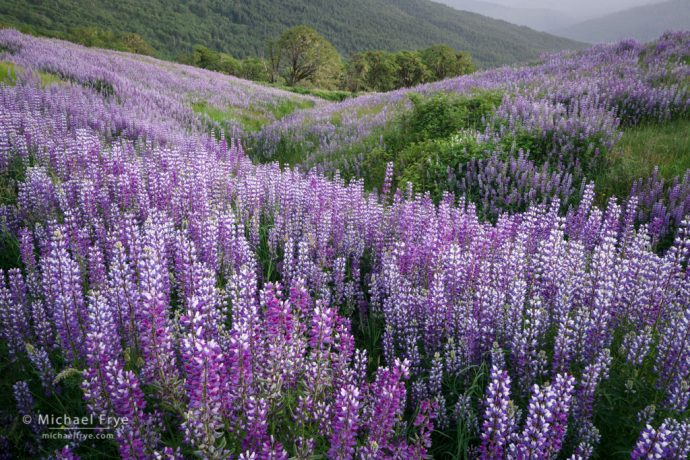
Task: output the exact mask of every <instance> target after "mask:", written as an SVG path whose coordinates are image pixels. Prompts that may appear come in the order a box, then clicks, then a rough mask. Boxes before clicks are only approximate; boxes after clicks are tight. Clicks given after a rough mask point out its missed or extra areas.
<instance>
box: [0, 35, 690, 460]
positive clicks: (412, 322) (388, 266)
mask: <svg viewBox="0 0 690 460" xmlns="http://www.w3.org/2000/svg"><path fill="white" fill-rule="evenodd" d="M674 40H675V41H676V42H677V44H676V45H674V46H676V47H686V49H687V46H688V42H689V40H688V37H687V36H681V37H675V38H674ZM0 44H1V46H2V47H3V48H4V49H5V50H7V49H9V50H10V51H11V53H12V54H9V55H6V56H4V57H3V59H12V60H13V62H17V64H19V65H21V66H22V67H23V68H25V69H27V70H43V71H45V70H51V71H56V72H57V69H56V68H54V67H50V66H51V65H55V66H58V65H59V66H62V67H60V68H63V69H65V70H64V72H63V71H59V72H58V73H59V74H60V75H62V76H65V77H67V78H65V80H67V81H66V82H65V83H62V84H58V85H51V86H47V87H44V86H42V85H41V84H40V82H39V81H38V80H37V79H36V78H32V77H31V75H30V72H29V74H28V75H27V77H26V78H23V79H19V80H18V81H17V82H16V84H15V85H12V86H10V85H0V177H1V178H2V203H1V206H2V207H1V208H0V223H1V225H2V228H1V230H2V240H1V241H2V247H1V249H2V253H3V258H2V264H3V272H2V283H0V286H1V287H0V319H1V323H0V324H1V326H2V328H1V332H2V342H1V344H2V348H1V349H0V353H2V355H1V356H2V366H3V367H2V369H3V376H2V380H0V385H2V389H3V391H2V394H1V395H0V398H2V400H1V401H2V403H1V404H0V407H2V418H1V419H0V421H1V423H2V425H1V426H0V442H1V443H2V448H1V449H0V450H1V451H2V452H8V453H9V455H10V456H17V457H25V458H37V457H46V456H49V455H53V456H54V457H57V458H75V457H77V456H81V457H83V458H91V457H94V458H99V457H102V456H106V455H110V456H120V457H123V458H182V457H186V458H189V457H193V456H194V455H197V456H199V457H201V458H229V457H232V458H243V459H249V458H260V459H269V458H270V459H273V458H288V457H295V458H304V459H307V458H312V457H313V456H319V455H320V456H322V457H326V458H336V459H340V458H371V459H376V458H405V459H406V458H425V457H426V456H428V455H434V456H437V457H454V456H458V457H463V456H469V457H472V458H475V457H479V458H516V459H523V458H534V459H541V458H556V457H559V458H574V459H579V458H589V457H592V456H596V457H599V458H610V457H613V456H618V457H626V456H632V457H633V458H669V459H671V458H673V459H676V458H685V457H687V455H688V451H689V449H690V425H689V423H688V419H687V410H688V400H689V398H690V386H689V384H688V382H689V381H690V353H688V350H689V349H690V333H689V332H688V331H690V271H689V270H688V268H687V267H688V265H687V263H688V257H689V256H690V233H689V232H688V230H687V226H681V227H680V230H679V231H678V232H677V234H676V236H675V242H674V244H673V245H672V246H671V248H670V249H669V250H668V251H665V252H664V253H661V254H660V253H657V252H655V251H654V250H653V248H652V237H651V236H650V233H649V227H648V226H646V225H642V226H637V225H635V223H636V215H637V213H638V207H637V205H636V204H635V200H636V199H637V198H633V199H631V200H630V201H629V202H627V203H626V206H625V207H623V206H621V205H620V204H619V203H618V202H617V201H616V200H615V199H612V200H610V201H609V202H608V205H606V206H605V207H604V208H599V207H597V206H596V205H595V202H596V193H595V191H594V190H593V189H592V187H585V188H584V189H583V191H582V198H581V200H580V202H579V205H578V206H576V207H572V208H571V209H570V212H568V213H567V214H566V215H563V214H562V213H561V206H560V203H559V202H558V200H557V199H554V200H553V201H552V202H550V203H549V204H545V203H542V204H536V203H535V204H533V205H532V206H529V207H528V209H527V210H526V211H524V212H515V213H511V214H509V213H505V214H501V215H499V216H498V217H497V219H496V221H495V222H491V221H485V220H483V219H480V216H479V215H478V212H477V207H476V205H475V204H474V203H472V202H470V201H467V200H465V199H462V198H460V199H459V202H458V201H457V200H456V199H455V198H454V197H452V196H451V195H448V194H447V195H445V196H444V197H443V199H441V200H440V202H438V203H435V202H434V201H433V200H432V199H431V198H430V196H428V195H424V194H415V193H414V191H412V190H407V191H401V190H394V189H393V188H391V186H390V181H385V182H384V186H383V187H382V189H381V191H380V193H369V192H367V191H366V190H365V188H364V184H363V182H362V181H361V180H352V181H350V182H349V183H345V182H344V181H343V180H342V179H341V178H339V177H338V176H337V175H336V177H335V178H332V179H329V178H327V177H325V176H323V175H321V174H320V173H319V172H317V171H312V172H310V173H303V172H300V171H298V170H294V169H282V168H280V167H279V166H278V165H277V164H275V163H271V164H255V163H252V162H251V161H250V159H249V158H248V156H247V155H246V154H245V153H244V151H243V147H242V142H241V139H233V140H232V141H226V139H225V138H223V137H221V138H220V139H218V138H216V137H214V136H211V135H209V134H208V130H206V129H205V128H204V127H203V126H200V125H199V119H198V118H194V117H192V116H191V114H190V112H189V110H188V109H184V107H185V106H184V102H185V101H184V98H185V97H190V96H188V95H189V94H192V95H194V94H197V92H198V91H202V92H203V91H208V93H204V94H208V96H204V97H208V98H211V97H219V98H237V99H232V102H228V103H232V104H236V105H239V104H241V102H237V101H238V100H241V98H242V97H246V100H247V103H248V104H250V103H254V101H255V99H254V98H257V99H258V100H264V99H262V98H271V97H281V94H282V93H273V92H269V93H268V95H266V94H265V93H262V92H261V91H262V90H259V89H256V88H254V87H252V86H246V85H248V84H246V83H240V82H238V84H237V88H236V89H235V90H232V91H234V92H227V93H219V94H217V95H213V94H211V93H212V89H209V86H207V85H206V83H199V86H200V87H197V86H195V84H194V85H193V83H194V82H195V80H194V78H192V76H190V77H189V78H187V77H185V76H184V75H180V74H179V72H181V70H180V69H181V68H179V67H175V68H174V70H170V71H163V70H161V73H160V74H158V73H151V74H146V75H145V74H143V73H142V72H143V71H146V72H154V70H153V67H151V66H148V67H146V68H145V69H143V70H142V67H140V66H142V65H144V64H141V63H140V62H139V61H138V60H137V59H140V58H133V57H126V56H125V57H123V56H122V55H119V54H117V55H116V54H114V53H108V52H100V51H94V50H84V49H82V48H79V47H74V46H73V45H69V44H65V43H62V42H58V41H48V40H37V39H33V38H30V37H26V36H23V35H20V34H18V33H16V32H8V31H2V32H0ZM630 46H631V45H630V44H623V45H620V47H621V48H629V47H630ZM633 47H634V46H633ZM6 52H7V51H6ZM99 53H102V55H100V56H101V57H100V58H99ZM592 53H593V57H592V59H596V56H597V55H598V53H599V51H598V50H596V49H595V51H593V52H592ZM83 56H88V58H84V57H83ZM89 59H91V60H96V59H104V60H111V61H114V62H116V63H117V65H119V66H121V68H120V70H119V71H118V72H117V73H114V74H112V75H110V74H109V75H100V74H98V72H99V71H100V70H98V68H97V67H89V66H88V63H87V62H86V61H88V60H89ZM569 62H570V61H568V60H563V59H561V58H558V57H556V58H552V59H551V60H550V61H549V64H547V66H552V67H553V68H554V69H557V68H559V67H563V68H564V69H563V70H562V71H563V72H565V71H566V69H567V68H568V67H569V65H570V64H569ZM82 65H83V69H84V70H82V68H80V66H82ZM113 65H115V64H113ZM156 65H157V66H160V65H162V64H156ZM184 69H185V72H187V71H188V72H196V71H193V70H191V69H187V68H184ZM68 70H69V73H65V72H67V71H68ZM170 72H172V74H171V73H170ZM198 72H199V73H200V74H199V75H200V76H207V75H210V74H207V73H205V72H202V71H198ZM498 72H507V70H501V71H496V73H489V74H485V75H488V76H485V77H484V78H487V79H488V81H489V82H490V81H491V78H492V77H491V75H497V74H498ZM514 72H516V73H519V72H523V73H524V74H525V78H527V77H528V76H529V75H531V73H532V72H533V70H532V69H522V70H515V71H514ZM554 72H556V70H554ZM122 75H127V76H128V77H127V78H125V77H123V76H122ZM190 75H191V74H190ZM472 78H474V77H472ZM477 78H479V77H477ZM98 81H102V82H106V83H109V84H110V86H107V85H106V86H104V85H103V84H100V85H99V84H98V83H97V82H98ZM586 82H587V79H586V78H584V76H583V83H582V84H583V85H586ZM85 83H86V84H85ZM213 84H215V83H209V84H208V85H213ZM218 84H220V83H218ZM227 84H228V85H229V83H227ZM445 84H448V85H453V84H454V83H452V82H448V83H445ZM468 84H469V83H468ZM490 84H492V83H487V85H490ZM188 85H192V86H191V88H190V87H189V86H188ZM591 85H594V83H591ZM104 87H107V88H110V89H108V90H106V91H104ZM184 88H187V89H184ZM211 88H212V86H211ZM592 88H595V86H592ZM254 90H255V91H256V94H254V93H252V91H254ZM602 91H603V89H602ZM242 95H244V96H242ZM371 97H372V98H375V97H383V96H371ZM389 97H396V96H395V95H393V96H389ZM563 97H566V95H564V96H563ZM591 97H593V98H595V97H596V94H592V96H591ZM602 97H603V96H602ZM677 97H681V96H677ZM683 97H685V98H686V96H683ZM525 98H527V96H525ZM228 100H230V99H228ZM269 100H270V99H269ZM681 102H684V103H685V104H686V106H687V98H686V99H683V101H681ZM224 103H225V102H224ZM269 103H270V102H269ZM345 104H347V102H346V103H345ZM674 104H676V103H675V102H674ZM187 107H188V106H187ZM517 107H526V108H527V109H529V108H530V107H534V104H532V103H531V102H530V101H529V99H526V101H524V102H523V100H522V99H520V100H519V103H518V104H517ZM537 107H541V106H537ZM554 107H555V108H554V109H553V110H555V111H556V112H557V113H558V112H559V111H560V110H562V109H561V108H560V106H554ZM674 107H675V105H674ZM640 110H648V112H638V115H637V116H643V115H645V116H646V114H648V115H649V116H652V117H659V116H662V117H663V116H664V115H663V112H659V111H658V107H657V106H651V107H648V106H643V108H642V109H640ZM516 113H522V112H520V111H519V110H517V109H516ZM537 113H543V111H541V112H540V111H537ZM548 113H551V112H548ZM587 113H590V112H587ZM596 113H598V114H601V117H602V119H607V118H606V117H609V116H610V115H609V114H608V113H602V112H601V110H600V111H598V112H596ZM300 116H301V115H300ZM550 119H553V118H550ZM389 177H390V175H389ZM652 181H653V179H652ZM652 188H653V187H652ZM640 201H642V200H640ZM39 414H53V415H68V416H82V415H87V414H94V415H95V416H96V417H97V418H98V417H101V416H102V417H103V420H106V422H105V423H102V424H99V425H100V426H99V428H100V429H101V430H102V432H103V433H111V434H112V435H113V436H112V439H110V440H97V441H96V440H87V441H82V442H79V441H77V440H74V441H70V442H67V441H59V440H56V439H51V438H50V437H45V436H43V435H44V434H45V433H46V432H47V431H48V430H49V428H51V426H46V425H45V424H41V423H37V422H36V421H38V420H40V419H39V418H38V415H39ZM108 417H110V420H114V418H116V417H126V418H127V423H125V424H122V425H119V426H117V427H115V426H112V423H111V425H108V422H107V420H108ZM22 420H24V421H29V423H26V422H22ZM66 425H69V424H66ZM67 428H69V430H68V431H70V432H79V431H80V429H81V431H82V432H86V431H87V429H88V428H93V426H91V425H88V426H81V427H80V426H77V425H73V426H67ZM97 432H98V431H97Z"/></svg>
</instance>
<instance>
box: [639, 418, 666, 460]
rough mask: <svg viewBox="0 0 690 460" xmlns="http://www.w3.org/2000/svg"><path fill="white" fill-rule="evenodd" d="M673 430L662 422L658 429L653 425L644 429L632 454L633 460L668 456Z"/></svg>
mask: <svg viewBox="0 0 690 460" xmlns="http://www.w3.org/2000/svg"><path fill="white" fill-rule="evenodd" d="M670 438H671V432H670V431H669V430H668V429H667V428H666V424H665V423H662V424H661V426H660V427H659V428H658V429H655V428H653V427H652V426H651V425H647V427H646V428H645V429H644V430H642V432H641V433H640V437H639V439H638V440H637V444H636V445H635V448H634V449H633V451H632V453H631V454H630V458H631V459H633V460H639V459H662V458H668V450H669V444H670Z"/></svg>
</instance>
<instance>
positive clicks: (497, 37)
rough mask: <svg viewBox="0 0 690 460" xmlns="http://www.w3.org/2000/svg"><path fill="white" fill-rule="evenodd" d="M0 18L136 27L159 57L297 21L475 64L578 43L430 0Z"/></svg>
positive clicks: (132, 3) (54, 10) (86, 0)
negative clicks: (457, 54)
mask: <svg viewBox="0 0 690 460" xmlns="http://www.w3.org/2000/svg"><path fill="white" fill-rule="evenodd" d="M0 23H4V24H6V25H11V26H19V27H22V28H24V30H28V31H33V32H39V33H44V34H45V33H48V34H55V35H60V34H64V33H66V32H67V31H68V30H69V29H71V28H75V27H86V26H98V27H100V28H106V29H110V30H112V31H114V32H136V33H138V34H140V35H141V36H143V37H144V38H145V39H146V40H147V41H148V42H149V43H150V44H151V45H152V46H153V47H154V48H155V49H156V51H157V54H158V56H160V57H164V58H173V57H175V56H176V55H178V54H179V53H182V52H187V51H189V49H190V48H191V46H192V45H194V44H197V43H199V44H204V45H206V46H208V47H210V48H212V49H215V50H218V51H224V52H228V53H231V54H233V55H235V56H237V57H246V56H251V55H261V54H262V53H263V51H264V49H265V43H266V41H267V40H268V39H271V38H274V37H276V36H278V35H279V34H280V33H281V32H282V31H283V30H284V29H286V28H288V27H291V26H294V25H298V24H308V25H310V26H312V27H314V28H315V29H317V30H318V31H319V32H321V33H322V34H323V35H325V36H326V38H328V39H329V40H330V41H332V42H333V44H334V45H335V46H336V48H337V49H338V50H339V51H340V52H341V53H342V54H344V55H347V54H349V53H351V52H353V51H358V50H371V49H384V50H401V49H416V48H423V47H426V46H430V45H433V44H438V43H444V44H448V45H450V46H452V47H454V48H456V49H459V50H464V51H469V52H470V53H471V54H472V56H473V58H474V60H475V61H476V62H477V64H478V65H479V66H480V67H490V66H496V65H501V64H509V63H515V62H525V61H529V60H532V59H535V58H537V57H538V56H539V55H540V54H541V53H543V52H548V51H556V50H562V49H572V48H578V47H580V46H581V44H579V43H577V42H574V41H571V40H569V39H565V38H561V37H556V36H553V35H549V34H546V33H542V32H536V31H534V30H530V29H528V28H526V27H520V26H517V25H513V24H508V23H506V22H504V21H498V20H495V19H490V18H487V17H484V16H480V15H478V14H475V13H469V12H462V11H458V10H455V9H452V8H450V7H448V6H445V5H441V4H439V3H434V2H431V1H428V0H348V1H346V2H344V1H343V2H334V1H331V0H309V1H307V0H281V1H277V0H200V1H189V0H117V1H116V0H100V1H92V0H50V1H46V0H39V1H32V0H0Z"/></svg>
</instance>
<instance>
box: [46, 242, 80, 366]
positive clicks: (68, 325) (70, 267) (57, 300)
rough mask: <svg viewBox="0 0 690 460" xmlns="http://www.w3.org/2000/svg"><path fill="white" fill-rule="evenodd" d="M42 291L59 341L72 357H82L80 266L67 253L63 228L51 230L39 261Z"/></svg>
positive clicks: (73, 358)
mask: <svg viewBox="0 0 690 460" xmlns="http://www.w3.org/2000/svg"><path fill="white" fill-rule="evenodd" d="M42 266H43V290H44V293H45V296H46V302H47V307H48V310H49V311H50V316H51V317H52V318H53V320H54V321H55V327H56V329H57V331H58V335H59V337H60V343H61V346H62V348H63V350H65V352H66V353H67V356H68V357H70V359H72V360H78V359H79V358H81V357H83V343H84V333H85V316H86V314H85V311H84V299H83V296H82V291H81V276H80V273H79V266H78V265H77V263H76V262H75V261H74V260H73V259H72V257H71V256H70V255H69V253H68V252H67V246H66V241H65V236H64V234H63V232H62V230H60V229H57V230H55V231H54V232H53V234H52V238H51V241H50V249H49V252H48V254H47V256H46V257H45V258H44V259H43V260H42Z"/></svg>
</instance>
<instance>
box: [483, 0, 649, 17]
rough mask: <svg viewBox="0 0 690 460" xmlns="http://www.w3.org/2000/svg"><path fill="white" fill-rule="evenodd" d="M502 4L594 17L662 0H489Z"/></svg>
mask: <svg viewBox="0 0 690 460" xmlns="http://www.w3.org/2000/svg"><path fill="white" fill-rule="evenodd" d="M487 1H489V2H491V3H498V4H500V5H506V6H515V7H523V8H548V9H551V10H557V11H561V12H565V13H568V14H569V15H573V16H578V17H594V16H599V15H602V14H607V13H612V12H614V11H619V10H624V9H627V8H632V7H635V6H640V5H647V4H650V3H658V2H659V1H662V0H487Z"/></svg>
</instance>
